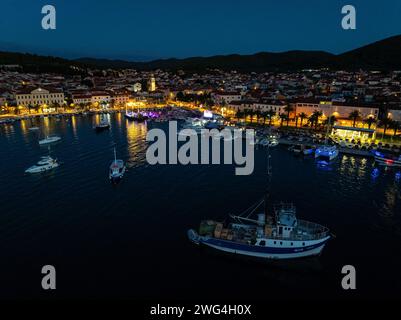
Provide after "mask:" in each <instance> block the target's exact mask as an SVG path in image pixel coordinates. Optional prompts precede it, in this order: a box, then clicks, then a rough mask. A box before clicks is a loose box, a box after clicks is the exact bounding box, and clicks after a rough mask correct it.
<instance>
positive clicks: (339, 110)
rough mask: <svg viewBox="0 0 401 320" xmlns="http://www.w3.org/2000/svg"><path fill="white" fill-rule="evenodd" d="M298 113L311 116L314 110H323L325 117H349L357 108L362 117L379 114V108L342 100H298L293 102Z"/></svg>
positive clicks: (375, 116)
mask: <svg viewBox="0 0 401 320" xmlns="http://www.w3.org/2000/svg"><path fill="white" fill-rule="evenodd" d="M292 105H293V106H294V108H295V112H296V114H299V113H302V112H303V113H305V114H306V115H307V116H310V115H311V114H312V113H313V112H314V111H321V112H322V114H323V116H324V117H329V116H335V117H336V118H337V119H348V117H349V115H350V113H351V112H353V111H355V110H357V111H358V112H359V114H360V118H361V119H366V118H369V117H371V118H374V119H377V117H378V115H379V108H377V107H376V106H371V105H359V104H352V103H347V102H342V101H322V100H316V99H305V100H298V101H296V102H294V103H293V104H292Z"/></svg>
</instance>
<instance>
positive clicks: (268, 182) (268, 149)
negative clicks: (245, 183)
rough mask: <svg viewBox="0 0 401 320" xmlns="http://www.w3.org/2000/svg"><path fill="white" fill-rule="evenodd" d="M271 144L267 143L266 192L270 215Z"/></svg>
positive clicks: (266, 210)
mask: <svg viewBox="0 0 401 320" xmlns="http://www.w3.org/2000/svg"><path fill="white" fill-rule="evenodd" d="M270 158H271V156H270V145H269V144H268V145H267V181H266V193H265V201H264V203H265V214H266V215H268V211H269V210H268V203H269V202H270V186H271V175H272V167H271V160H270Z"/></svg>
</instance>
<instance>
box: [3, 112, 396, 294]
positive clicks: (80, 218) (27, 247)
mask: <svg viewBox="0 0 401 320" xmlns="http://www.w3.org/2000/svg"><path fill="white" fill-rule="evenodd" d="M67 119H68V121H67ZM67 119H65V118H62V119H61V120H60V121H57V119H56V118H44V119H41V120H40V122H39V123H38V127H39V128H40V132H51V133H52V134H55V135H57V136H59V137H61V138H62V141H61V142H60V143H57V144H54V145H52V149H51V157H52V158H54V159H56V158H57V159H61V160H62V161H63V164H62V165H60V166H59V167H57V168H55V169H54V170H50V171H48V172H46V173H44V174H29V175H27V174H25V170H26V169H27V168H29V167H30V166H31V165H32V164H35V163H37V162H38V159H39V160H42V158H41V157H42V156H44V154H46V153H44V150H43V148H41V147H40V146H39V145H38V143H37V141H38V140H37V139H38V137H37V134H35V133H32V132H31V131H30V130H28V128H29V120H21V121H18V122H17V123H15V124H13V125H12V126H3V127H1V128H0V130H1V135H0V145H1V146H2V148H0V156H1V158H2V159H4V161H5V163H10V162H11V161H12V162H13V166H10V167H8V166H7V167H5V166H2V167H1V178H2V179H3V181H7V182H8V183H3V184H1V185H0V194H2V197H3V199H7V201H4V204H3V209H4V211H3V214H2V215H1V216H0V231H1V232H0V243H1V248H2V252H3V258H4V259H6V260H8V261H14V262H13V263H12V264H9V265H2V267H1V272H2V273H5V274H15V277H16V276H17V275H19V276H21V275H22V276H21V277H22V279H24V280H26V281H25V282H24V281H21V282H16V281H15V279H16V278H15V277H14V276H10V277H8V278H7V279H5V281H4V282H3V286H2V287H3V288H6V287H11V286H13V287H14V288H15V290H16V291H15V292H18V291H19V292H24V296H25V297H32V296H35V295H36V294H38V293H39V290H41V289H40V287H39V288H37V291H36V289H32V290H31V291H29V292H27V291H24V290H23V288H25V285H26V283H31V282H32V281H33V280H30V278H29V277H28V276H25V274H30V272H36V271H35V270H36V269H37V266H38V265H41V264H42V262H43V261H49V260H51V261H52V262H53V263H54V264H56V265H59V266H63V268H67V269H68V270H69V272H68V282H64V283H63V287H62V288H61V287H60V289H59V295H60V296H62V297H71V296H72V295H74V297H85V296H91V297H97V296H99V297H115V296H116V295H121V296H127V295H130V296H134V297H143V296H144V295H145V296H146V295H148V296H155V293H154V291H153V289H152V288H155V287H157V288H158V293H157V294H156V295H160V297H162V296H163V295H166V294H174V295H175V296H176V297H177V298H180V297H183V298H184V297H185V296H186V295H187V292H188V290H189V289H190V288H192V285H191V283H192V282H193V275H194V274H196V275H197V292H196V293H195V295H196V296H197V297H201V296H204V295H208V296H210V297H215V298H218V297H220V296H221V295H222V294H223V295H224V296H226V297H232V298H235V296H236V292H238V290H243V291H245V292H248V295H249V296H250V297H252V298H254V299H258V293H252V292H254V291H253V289H252V288H253V286H254V285H253V284H254V283H255V282H258V283H260V284H262V285H265V286H268V287H269V290H274V292H275V295H276V297H277V298H283V299H284V298H288V297H294V298H296V297H297V296H298V295H299V294H302V295H304V296H305V297H309V298H319V297H321V296H325V295H326V296H328V295H329V296H337V295H338V296H341V294H342V293H343V292H342V289H341V287H339V286H338V281H337V278H338V274H339V270H341V267H342V266H343V265H345V264H347V263H349V262H350V261H351V262H352V263H354V264H356V265H364V266H367V268H366V269H365V268H361V270H360V271H359V274H358V277H360V278H361V279H370V280H369V286H368V287H365V288H364V287H361V288H360V295H362V296H364V297H371V296H375V295H376V293H377V292H378V291H381V290H384V288H386V291H385V295H386V297H391V296H392V295H395V294H397V292H398V291H399V289H400V288H401V283H400V282H399V281H398V280H397V279H394V278H393V277H391V276H390V275H391V274H394V273H395V272H398V270H399V269H400V268H401V265H400V264H399V262H397V260H395V259H394V255H399V254H400V253H401V252H400V246H399V242H400V237H401V229H400V225H401V216H400V212H401V209H400V208H401V181H400V176H401V175H400V173H399V170H397V168H395V167H383V166H377V165H375V161H374V159H373V158H367V157H360V156H353V155H349V154H344V153H341V152H340V154H339V156H338V157H337V158H336V159H334V160H333V161H332V162H330V163H329V164H327V165H321V164H319V163H317V162H316V160H315V159H314V157H312V156H294V154H292V153H291V152H288V150H287V149H288V146H286V145H283V144H282V143H281V142H282V141H283V140H282V139H284V138H283V137H280V139H279V140H280V144H279V145H277V146H276V147H274V148H271V150H270V152H271V154H272V167H273V168H274V172H273V175H272V189H271V197H272V198H273V199H277V200H279V201H283V202H284V203H293V204H295V205H296V218H297V219H299V220H298V221H303V220H306V221H312V222H315V223H318V224H319V225H321V226H324V227H327V228H329V229H330V230H331V232H333V233H335V236H336V237H335V238H333V239H331V240H330V241H328V242H327V244H326V245H325V248H324V251H323V253H322V255H321V256H319V257H318V258H306V259H307V260H305V259H300V260H299V261H298V259H296V260H295V262H294V260H288V261H289V262H286V259H283V260H281V262H280V263H279V261H276V260H277V259H273V260H274V261H272V262H266V263H268V264H265V263H260V262H254V261H253V260H248V258H246V257H242V258H241V257H238V256H237V255H235V256H232V255H231V254H226V253H224V252H216V251H215V250H212V249H210V250H209V249H208V248H204V249H202V248H200V250H197V249H198V248H197V247H196V246H195V247H194V244H192V243H191V242H190V241H188V239H187V230H188V229H190V228H193V227H195V226H197V225H199V222H200V221H202V220H205V219H210V220H212V221H218V222H221V221H223V222H224V220H225V219H227V217H228V216H229V215H233V216H237V215H240V214H241V213H242V212H243V211H244V210H246V209H247V208H249V205H250V204H251V203H257V202H258V201H260V195H261V192H263V190H264V189H265V187H266V151H267V150H266V148H267V147H256V148H255V171H254V173H252V174H251V175H249V176H236V175H234V174H233V165H220V166H213V165H198V166H191V165H189V166H182V165H176V166H169V165H149V164H148V163H147V161H146V156H145V154H146V149H147V147H148V142H146V133H147V131H148V130H149V128H150V127H148V126H151V127H152V128H153V127H155V126H156V127H157V128H160V129H162V130H167V128H168V123H157V122H156V123H155V122H146V121H145V122H141V123H138V122H134V121H129V120H128V119H125V118H124V114H123V113H115V114H111V115H110V130H107V131H105V132H104V133H103V134H99V135H94V134H93V125H94V124H95V123H98V121H99V120H100V115H86V116H84V115H78V116H72V117H69V118H67ZM182 122H183V123H184V120H182ZM290 141H291V140H290ZM114 147H115V148H116V157H115V158H114V154H113V148H114ZM340 150H341V149H340ZM113 158H114V159H117V160H118V159H121V160H123V161H124V163H125V165H126V167H127V169H128V170H127V171H125V173H124V177H123V179H122V181H121V182H120V183H119V184H118V185H115V186H112V185H111V184H110V181H109V179H108V174H109V169H110V168H109V166H110V162H112V161H110V160H112V159H113ZM155 196H157V199H158V200H157V201H155V200H154V199H155V198H154V197H155ZM21 199H24V201H21ZM16 203H18V205H15V204H16ZM194 204H195V205H194ZM328 204H330V205H328ZM111 208H113V209H111ZM301 225H302V223H301V224H300V226H301ZM323 230H325V229H323ZM228 234H229V232H227V235H226V237H228ZM71 235H73V236H72V237H71ZM223 237H224V236H223ZM144 241H146V246H144V245H141V244H142V243H144ZM220 241H222V240H220ZM273 241H274V240H273ZM276 241H277V240H276ZM278 241H280V240H278ZM44 244H46V245H45V248H46V249H43V245H44ZM278 245H279V243H278ZM289 245H290V244H289ZM301 245H302V244H301ZM290 246H291V245H290ZM377 246H380V247H381V248H382V249H381V252H380V259H371V248H374V247H377ZM134 247H135V248H134ZM58 252H62V254H58ZM156 252H157V254H155V253H156ZM249 259H252V257H249ZM75 261H80V263H79V265H76V264H75ZM115 261H118V262H119V263H118V266H116V262H115ZM160 261H168V263H164V264H163V268H160ZM278 263H279V264H278ZM383 264H384V265H386V270H387V272H386V273H385V274H384V275H383V272H382V270H381V266H382V265H383ZM27 266H28V267H27ZM11 268H12V270H11ZM26 268H28V269H26ZM116 268H118V272H117V269H116ZM111 270H112V271H113V270H115V271H116V272H115V273H114V272H113V281H110V280H106V279H110V278H109V275H108V274H109V272H110V271H111ZM133 270H135V273H137V274H141V277H140V279H138V278H137V277H131V276H128V275H132V272H133ZM205 270H207V272H206V271H205ZM11 271H13V272H14V273H12V272H11ZM86 271H87V272H86ZM238 274H246V275H247V276H246V277H238ZM387 274H388V276H387ZM222 275H224V276H225V277H228V278H233V279H236V281H235V282H229V283H227V284H226V285H225V286H224V287H222V288H221V289H220V290H219V292H211V291H210V283H215V282H218V281H220V280H221V277H222ZM99 279H103V281H102V285H101V286H96V283H98V282H99ZM121 282H124V283H125V285H124V286H123V287H121V286H120V285H119V284H120V283H121ZM389 282H391V284H392V285H391V287H390V289H389V288H388V283H389ZM77 283H80V291H79V292H78V293H77V291H76V285H77ZM36 287H37V286H36V285H35V284H34V283H32V288H36ZM305 287H307V288H309V289H308V290H306V291H305ZM172 288H173V289H172ZM19 289H20V290H19ZM116 292H118V294H117V293H116ZM0 294H4V295H5V294H6V293H5V292H1V290H0ZM7 295H8V296H10V292H7Z"/></svg>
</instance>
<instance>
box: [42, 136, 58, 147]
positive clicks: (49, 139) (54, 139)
mask: <svg viewBox="0 0 401 320" xmlns="http://www.w3.org/2000/svg"><path fill="white" fill-rule="evenodd" d="M60 140H61V138H60V137H59V136H47V137H46V138H45V139H42V140H39V144H40V145H44V144H49V143H54V142H58V141H60Z"/></svg>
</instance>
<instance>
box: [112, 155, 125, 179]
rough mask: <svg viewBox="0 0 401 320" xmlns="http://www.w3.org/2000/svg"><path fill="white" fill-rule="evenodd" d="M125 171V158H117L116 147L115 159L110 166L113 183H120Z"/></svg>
mask: <svg viewBox="0 0 401 320" xmlns="http://www.w3.org/2000/svg"><path fill="white" fill-rule="evenodd" d="M124 173H125V164H124V161H123V160H120V159H117V156H116V149H115V148H114V160H113V162H112V163H111V165H110V168H109V179H110V181H111V182H112V183H114V184H116V183H119V182H120V180H121V179H122V177H123V176H124Z"/></svg>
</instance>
